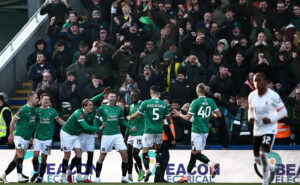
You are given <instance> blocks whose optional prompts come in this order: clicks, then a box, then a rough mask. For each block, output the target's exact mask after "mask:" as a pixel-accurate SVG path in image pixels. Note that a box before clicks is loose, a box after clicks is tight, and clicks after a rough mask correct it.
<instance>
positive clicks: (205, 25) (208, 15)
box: [196, 12, 212, 32]
mask: <svg viewBox="0 0 300 185" xmlns="http://www.w3.org/2000/svg"><path fill="white" fill-rule="evenodd" d="M211 21H212V18H211V12H206V13H205V14H204V16H203V21H200V22H198V23H197V24H196V30H198V29H199V28H202V29H206V32H208V31H209V27H210V25H211Z"/></svg>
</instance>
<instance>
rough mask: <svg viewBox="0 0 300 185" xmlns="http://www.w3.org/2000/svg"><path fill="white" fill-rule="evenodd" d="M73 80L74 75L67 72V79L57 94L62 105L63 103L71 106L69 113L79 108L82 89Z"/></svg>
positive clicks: (71, 72)
mask: <svg viewBox="0 0 300 185" xmlns="http://www.w3.org/2000/svg"><path fill="white" fill-rule="evenodd" d="M75 79H76V78H75V73H74V72H73V71H68V72H67V79H66V81H64V83H62V84H61V86H60V92H59V94H60V98H61V102H62V104H64V102H69V103H70V104H71V112H74V111H75V110H76V109H79V108H80V107H81V100H82V89H81V88H82V87H81V86H80V85H79V84H78V82H77V81H76V80H75Z"/></svg>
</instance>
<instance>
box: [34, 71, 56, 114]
mask: <svg viewBox="0 0 300 185" xmlns="http://www.w3.org/2000/svg"><path fill="white" fill-rule="evenodd" d="M36 93H37V95H38V97H40V96H41V94H43V93H46V94H48V95H49V97H50V102H51V107H52V108H54V109H55V110H60V105H59V86H58V84H57V82H56V81H54V80H53V79H52V76H51V73H50V72H48V71H45V72H43V81H42V82H40V83H39V84H38V86H37V88H36Z"/></svg>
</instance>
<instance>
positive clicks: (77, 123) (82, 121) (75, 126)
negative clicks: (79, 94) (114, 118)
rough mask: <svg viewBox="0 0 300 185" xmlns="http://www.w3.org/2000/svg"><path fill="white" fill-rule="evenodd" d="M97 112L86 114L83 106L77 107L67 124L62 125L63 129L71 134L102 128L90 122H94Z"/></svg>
mask: <svg viewBox="0 0 300 185" xmlns="http://www.w3.org/2000/svg"><path fill="white" fill-rule="evenodd" d="M94 116H95V114H94V113H89V114H87V115H86V114H85V113H84V111H83V108H80V109H77V110H76V111H75V112H74V113H73V114H72V115H71V116H70V117H69V119H68V120H67V122H66V124H65V125H64V126H63V127H62V130H63V131H65V132H66V133H68V134H70V135H79V134H80V133H82V132H84V131H86V130H91V131H97V130H100V128H99V127H94V126H90V125H89V124H88V123H89V122H92V121H93V119H94Z"/></svg>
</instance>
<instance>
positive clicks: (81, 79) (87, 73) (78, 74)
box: [67, 62, 92, 85]
mask: <svg viewBox="0 0 300 185" xmlns="http://www.w3.org/2000/svg"><path fill="white" fill-rule="evenodd" d="M71 70H72V71H74V73H75V79H76V80H77V81H78V83H79V84H80V85H86V84H87V83H88V82H89V81H90V78H91V75H92V69H91V68H90V67H86V65H81V64H79V63H78V62H76V63H75V64H71V65H70V66H69V67H68V68H67V71H71Z"/></svg>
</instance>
